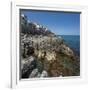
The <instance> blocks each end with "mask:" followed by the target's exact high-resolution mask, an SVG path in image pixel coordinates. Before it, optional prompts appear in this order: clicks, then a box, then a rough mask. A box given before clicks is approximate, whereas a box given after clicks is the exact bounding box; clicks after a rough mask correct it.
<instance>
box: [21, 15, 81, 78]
mask: <svg viewBox="0 0 90 90" xmlns="http://www.w3.org/2000/svg"><path fill="white" fill-rule="evenodd" d="M21 19H22V20H21V34H20V35H21V37H20V38H21V43H20V46H21V49H20V50H21V53H20V54H21V78H45V77H64V76H79V75H80V60H79V57H78V56H76V55H75V52H74V51H73V50H72V49H71V48H70V47H69V46H67V45H66V44H65V43H64V40H63V38H62V37H58V36H57V35H55V34H54V33H53V32H51V31H50V30H49V29H47V28H45V27H44V26H42V25H39V24H37V23H35V22H30V21H28V19H27V17H26V16H25V15H21Z"/></svg>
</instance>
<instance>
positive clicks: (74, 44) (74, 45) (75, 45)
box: [60, 35, 80, 56]
mask: <svg viewBox="0 0 90 90" xmlns="http://www.w3.org/2000/svg"><path fill="white" fill-rule="evenodd" d="M60 37H62V38H63V39H64V41H65V43H66V44H67V45H68V46H69V47H70V48H71V49H73V50H74V51H75V53H76V54H77V55H78V56H80V35H60Z"/></svg>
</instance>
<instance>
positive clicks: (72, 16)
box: [21, 10, 80, 35]
mask: <svg viewBox="0 0 90 90" xmlns="http://www.w3.org/2000/svg"><path fill="white" fill-rule="evenodd" d="M21 14H24V15H26V16H27V18H28V20H30V21H31V22H36V23H38V24H40V25H43V26H44V27H47V28H48V29H49V30H51V31H52V32H53V33H55V34H56V35H80V13H75V12H73V13H71V12H60V11H58V12H57V11H56V12H55V11H54V12H50V11H35V10H21Z"/></svg>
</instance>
